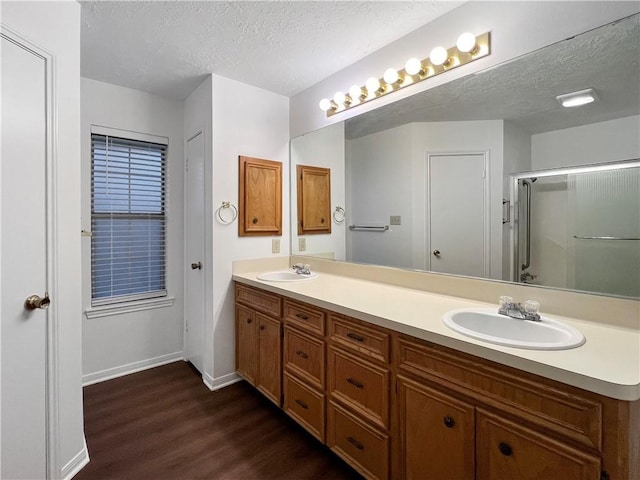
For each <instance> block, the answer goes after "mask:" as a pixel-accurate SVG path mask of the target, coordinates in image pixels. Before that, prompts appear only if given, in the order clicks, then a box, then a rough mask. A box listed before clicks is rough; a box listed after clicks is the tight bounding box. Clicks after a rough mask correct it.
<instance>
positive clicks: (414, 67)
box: [404, 57, 426, 76]
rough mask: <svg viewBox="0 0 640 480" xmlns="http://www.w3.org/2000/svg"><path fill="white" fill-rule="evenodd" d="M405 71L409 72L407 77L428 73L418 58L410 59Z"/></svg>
mask: <svg viewBox="0 0 640 480" xmlns="http://www.w3.org/2000/svg"><path fill="white" fill-rule="evenodd" d="M404 71H405V72H407V75H412V76H413V75H420V76H422V75H424V74H425V73H426V69H425V68H424V66H423V65H422V62H421V61H420V60H418V59H417V58H416V57H413V58H410V59H409V60H407V63H405V64H404Z"/></svg>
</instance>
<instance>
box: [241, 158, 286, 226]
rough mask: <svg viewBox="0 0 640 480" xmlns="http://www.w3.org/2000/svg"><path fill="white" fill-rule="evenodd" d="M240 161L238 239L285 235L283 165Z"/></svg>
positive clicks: (257, 161)
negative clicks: (283, 233) (283, 225)
mask: <svg viewBox="0 0 640 480" xmlns="http://www.w3.org/2000/svg"><path fill="white" fill-rule="evenodd" d="M239 158H240V167H239V170H240V172H239V186H238V190H239V192H240V195H239V208H238V210H239V212H238V217H239V218H238V235H240V236H241V237H243V236H258V235H282V163H280V162H273V161H271V160H262V159H260V158H251V157H239Z"/></svg>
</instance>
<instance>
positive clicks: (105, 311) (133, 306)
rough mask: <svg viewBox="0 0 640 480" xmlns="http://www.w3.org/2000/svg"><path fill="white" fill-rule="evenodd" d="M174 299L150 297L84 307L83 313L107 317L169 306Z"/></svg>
mask: <svg viewBox="0 0 640 480" xmlns="http://www.w3.org/2000/svg"><path fill="white" fill-rule="evenodd" d="M175 301H176V299H175V297H161V298H150V299H149V300H138V301H135V302H127V303H118V304H113V305H103V306H100V307H91V308H88V309H86V310H85V311H84V314H85V315H86V316H87V318H100V317H109V316H111V315H122V314H124V313H133V312H140V311H142V310H152V309H154V308H165V307H171V306H172V305H173V304H174V302H175Z"/></svg>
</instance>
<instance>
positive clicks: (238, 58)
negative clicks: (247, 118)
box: [80, 1, 463, 99]
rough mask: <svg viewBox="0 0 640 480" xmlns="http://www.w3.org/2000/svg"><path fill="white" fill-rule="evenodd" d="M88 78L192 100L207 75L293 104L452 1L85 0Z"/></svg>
mask: <svg viewBox="0 0 640 480" xmlns="http://www.w3.org/2000/svg"><path fill="white" fill-rule="evenodd" d="M80 3H81V5H82V75H83V76H85V77H88V78H92V79H95V80H100V81H104V82H108V83H113V84H116V85H122V86H125V87H130V88H135V89H138V90H143V91H146V92H150V93H154V94H157V95H161V96H164V97H168V98H174V99H184V98H186V97H187V96H188V95H189V94H190V93H191V92H192V91H193V90H194V89H195V88H196V87H197V86H198V85H199V84H200V83H201V82H202V80H203V79H204V77H205V75H206V74H208V73H215V74H218V75H221V76H224V77H228V78H231V79H234V80H238V81H241V82H244V83H248V84H251V85H255V86H258V87H261V88H264V89H266V90H270V91H273V92H276V93H280V94H283V95H286V96H292V95H294V94H296V93H298V92H300V91H302V90H304V89H306V88H308V87H310V86H311V85H313V84H315V83H317V82H318V81H320V80H322V79H324V78H326V77H328V76H330V75H332V74H333V73H335V72H337V71H339V70H341V69H343V68H345V67H347V66H348V65H350V64H352V63H354V62H356V61H357V60H359V59H361V58H363V57H365V56H366V55H368V54H370V53H372V52H374V51H375V50H378V49H379V48H381V47H383V46H385V45H387V44H388V43H391V42H392V41H394V40H396V39H398V38H400V37H402V36H404V35H405V34H407V33H409V32H410V31H412V30H415V29H416V28H418V27H420V26H421V25H424V24H425V23H428V22H429V21H431V20H433V19H434V18H436V17H438V16H440V15H442V14H444V13H446V12H447V11H449V10H452V9H453V8H455V7H457V6H458V5H460V4H461V3H463V2H459V1H458V2H452V1H262V2H253V1H201V2H193V1H168V2H164V1H81V2H80Z"/></svg>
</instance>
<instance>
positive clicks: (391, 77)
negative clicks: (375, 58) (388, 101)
mask: <svg viewBox="0 0 640 480" xmlns="http://www.w3.org/2000/svg"><path fill="white" fill-rule="evenodd" d="M382 78H383V79H384V81H385V82H386V83H387V84H389V85H393V84H394V83H396V82H397V81H398V80H399V79H400V76H399V75H398V71H397V70H396V69H395V68H387V69H386V70H385V71H384V75H383V76H382Z"/></svg>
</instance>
